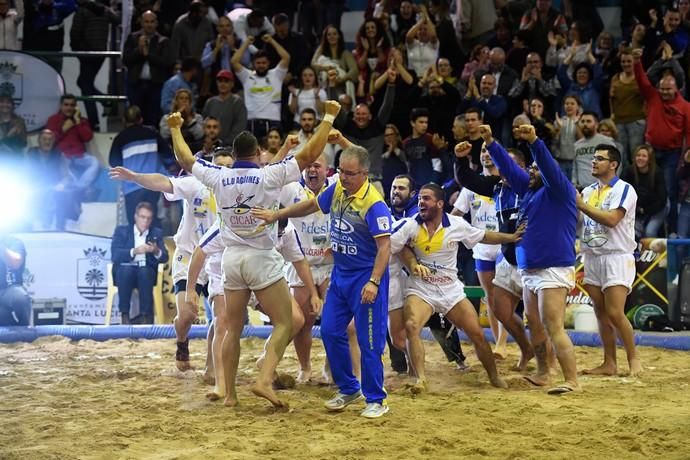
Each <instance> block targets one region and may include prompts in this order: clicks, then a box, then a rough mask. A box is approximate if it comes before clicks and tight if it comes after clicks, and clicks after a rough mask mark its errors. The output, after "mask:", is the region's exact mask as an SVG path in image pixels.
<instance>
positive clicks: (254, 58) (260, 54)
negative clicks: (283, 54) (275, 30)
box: [252, 50, 271, 61]
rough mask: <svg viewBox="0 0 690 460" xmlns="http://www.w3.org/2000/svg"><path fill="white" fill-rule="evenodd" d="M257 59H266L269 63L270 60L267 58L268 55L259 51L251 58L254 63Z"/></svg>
mask: <svg viewBox="0 0 690 460" xmlns="http://www.w3.org/2000/svg"><path fill="white" fill-rule="evenodd" d="M259 58H266V59H268V60H269V61H270V60H271V58H270V57H269V56H268V53H267V52H266V51H264V50H259V51H257V52H256V53H254V56H252V61H256V60H257V59H259Z"/></svg>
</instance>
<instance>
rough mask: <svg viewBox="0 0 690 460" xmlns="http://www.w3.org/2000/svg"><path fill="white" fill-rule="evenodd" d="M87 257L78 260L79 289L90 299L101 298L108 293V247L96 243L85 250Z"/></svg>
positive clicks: (83, 295) (82, 294) (80, 292)
mask: <svg viewBox="0 0 690 460" xmlns="http://www.w3.org/2000/svg"><path fill="white" fill-rule="evenodd" d="M83 252H84V255H85V256H86V257H85V258H82V259H78V260H77V289H78V290H79V294H80V295H81V296H82V297H84V298H85V299H88V300H100V299H103V298H104V297H105V296H106V295H107V294H108V282H107V276H106V270H107V268H108V264H107V261H106V260H105V255H106V252H107V250H106V249H99V248H97V247H96V246H95V245H94V247H92V248H87V249H84V250H83Z"/></svg>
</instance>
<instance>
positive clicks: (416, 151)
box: [402, 108, 444, 184]
mask: <svg viewBox="0 0 690 460" xmlns="http://www.w3.org/2000/svg"><path fill="white" fill-rule="evenodd" d="M410 124H411V125H412V135H411V136H410V137H408V138H407V139H405V140H404V141H403V147H402V150H403V153H404V155H405V158H406V159H407V164H408V169H409V171H410V176H412V178H413V179H414V182H415V183H416V184H428V183H429V182H435V183H437V184H440V183H441V182H442V178H443V176H442V174H443V162H442V161H441V154H440V152H439V150H440V147H442V144H443V143H444V142H443V141H442V139H441V138H440V137H439V135H438V134H434V135H433V136H432V135H431V134H429V133H428V132H427V129H428V126H429V111H428V110H426V109H424V108H414V109H412V112H411V113H410Z"/></svg>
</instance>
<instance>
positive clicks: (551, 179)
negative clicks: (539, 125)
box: [520, 125, 575, 200]
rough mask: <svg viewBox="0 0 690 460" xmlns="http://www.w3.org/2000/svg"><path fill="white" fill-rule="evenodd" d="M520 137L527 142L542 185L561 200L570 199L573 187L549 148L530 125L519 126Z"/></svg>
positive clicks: (573, 191) (573, 190)
mask: <svg viewBox="0 0 690 460" xmlns="http://www.w3.org/2000/svg"><path fill="white" fill-rule="evenodd" d="M520 137H522V139H524V140H526V141H527V143H528V144H529V149H530V151H531V152H532V158H534V162H535V163H536V164H537V167H538V168H539V172H540V173H541V179H542V181H543V182H544V185H545V186H546V187H548V188H549V189H552V190H553V194H554V196H556V197H559V198H560V199H562V200H570V199H572V198H574V197H573V194H574V193H575V187H573V184H572V183H571V182H570V180H569V179H568V177H566V175H565V174H563V170H562V169H561V168H560V166H558V163H557V162H556V160H555V159H554V157H553V155H552V154H551V152H549V149H548V148H546V145H545V144H544V142H543V141H542V140H541V139H539V138H538V137H537V135H536V132H535V131H534V126H532V125H522V126H520Z"/></svg>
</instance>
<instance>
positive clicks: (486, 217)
mask: <svg viewBox="0 0 690 460" xmlns="http://www.w3.org/2000/svg"><path fill="white" fill-rule="evenodd" d="M453 207H454V208H455V209H457V210H458V211H460V212H461V213H462V214H463V215H465V214H467V213H468V212H469V213H470V219H471V221H472V226H473V227H477V228H481V229H484V230H488V231H490V232H497V231H498V217H497V216H496V202H494V199H493V198H491V197H488V196H483V195H479V194H477V193H474V192H473V191H471V190H469V189H468V188H463V189H462V191H461V192H460V195H458V199H457V200H455V204H454V205H453ZM500 251H501V245H499V244H484V243H478V244H477V245H476V246H475V247H473V248H472V255H473V256H474V258H475V259H477V260H489V261H493V260H496V257H497V256H498V253H499V252H500Z"/></svg>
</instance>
